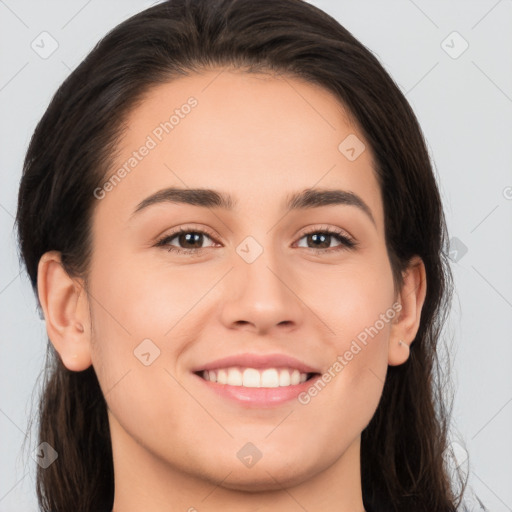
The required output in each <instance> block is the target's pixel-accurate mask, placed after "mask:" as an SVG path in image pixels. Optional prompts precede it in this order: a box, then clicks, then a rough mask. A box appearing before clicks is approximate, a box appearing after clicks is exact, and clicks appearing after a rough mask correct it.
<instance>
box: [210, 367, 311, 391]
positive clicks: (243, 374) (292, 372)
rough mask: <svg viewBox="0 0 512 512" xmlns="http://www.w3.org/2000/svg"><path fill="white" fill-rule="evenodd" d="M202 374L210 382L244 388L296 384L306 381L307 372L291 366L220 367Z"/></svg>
mask: <svg viewBox="0 0 512 512" xmlns="http://www.w3.org/2000/svg"><path fill="white" fill-rule="evenodd" d="M202 376H203V378H204V379H205V380H208V381H210V382H217V383H218V384H228V385H229V386H243V387H246V388H260V387H261V388H277V387H286V386H296V385H297V384H300V383H303V382H306V379H307V378H308V375H307V373H301V372H299V370H297V369H291V368H280V369H277V368H265V369H262V370H257V369H255V368H245V369H244V368H240V367H230V368H220V369H218V370H216V371H215V370H204V371H203V373H202Z"/></svg>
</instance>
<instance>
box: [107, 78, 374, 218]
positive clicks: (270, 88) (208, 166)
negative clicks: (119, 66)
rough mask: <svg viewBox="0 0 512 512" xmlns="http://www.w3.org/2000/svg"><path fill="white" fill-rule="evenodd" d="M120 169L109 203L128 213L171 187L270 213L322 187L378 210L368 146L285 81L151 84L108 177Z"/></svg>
mask: <svg viewBox="0 0 512 512" xmlns="http://www.w3.org/2000/svg"><path fill="white" fill-rule="evenodd" d="M142 153H144V154H143V155H142V156H141V154H142ZM354 156H355V158H354ZM122 168H124V169H125V172H123V173H121V174H123V176H122V179H121V180H119V183H116V184H115V186H114V187H111V188H112V189H113V190H112V191H111V192H109V194H108V195H107V198H106V199H108V203H109V204H110V203H112V202H115V201H118V202H119V201H121V202H122V205H121V206H123V205H128V204H130V205H131V206H132V207H133V208H134V207H135V206H136V205H137V204H138V203H139V202H140V201H141V200H142V199H143V198H144V197H145V196H147V195H150V194H152V193H154V192H155V191H157V190H158V189H161V188H164V187H172V186H177V187H183V188H210V189H215V190H219V189H221V190H223V191H225V192H228V193H230V194H231V195H232V196H234V197H235V198H237V199H239V201H237V204H241V205H242V207H243V205H247V206H249V205H250V204H252V205H253V206H255V205H260V206H263V205H265V204H269V206H270V203H271V202H275V201H279V202H280V204H283V197H284V196H289V194H290V193H292V192H296V191H298V190H303V189H305V188H313V187H320V188H331V187H332V188H338V189H344V190H349V191H352V192H355V193H357V194H358V195H363V196H365V201H366V202H367V203H368V204H369V206H370V208H371V209H372V211H373V212H374V216H375V217H376V218H377V219H378V217H379V211H380V209H381V205H380V191H379V187H378V183H377V181H376V177H375V172H374V169H373V161H372V155H371V149H370V148H369V146H368V144H367V143H366V142H365V140H364V137H363V135H362V134H361V133H360V131H359V130H358V129H357V128H356V126H355V123H353V122H352V121H351V119H350V116H349V114H348V113H347V112H346V111H345V109H344V108H343V106H342V104H341V103H340V101H339V100H338V99H337V98H336V97H335V96H334V95H333V94H332V93H331V92H329V91H327V90H326V89H324V88H322V87H320V86H319V85H317V84H312V83H309V82H305V81H303V80H300V79H297V78H293V77H290V76H275V75H268V74H249V73H244V72H241V71H233V70H226V69H217V70H211V71H206V72H203V73H200V74H191V75H189V76H186V77H182V78H179V79H176V80H174V81H171V82H169V83H165V84H159V85H157V86H154V87H153V88H151V90H149V91H148V92H147V93H146V94H145V96H144V98H143V100H142V101H140V102H139V103H138V106H137V107H136V108H134V109H133V110H132V111H131V112H130V114H129V116H128V117H127V120H126V131H125V133H124V135H123V137H122V139H121V140H120V144H119V151H118V152H117V159H116V162H115V165H114V166H113V168H112V169H111V173H110V174H109V176H112V175H113V174H115V173H116V172H117V173H118V174H119V172H118V171H119V170H120V169H122ZM107 178H108V177H106V179H107ZM102 203H107V201H102Z"/></svg>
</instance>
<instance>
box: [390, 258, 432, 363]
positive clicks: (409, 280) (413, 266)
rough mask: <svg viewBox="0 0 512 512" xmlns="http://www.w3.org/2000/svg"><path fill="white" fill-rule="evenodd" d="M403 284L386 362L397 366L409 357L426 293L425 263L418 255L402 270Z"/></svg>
mask: <svg viewBox="0 0 512 512" xmlns="http://www.w3.org/2000/svg"><path fill="white" fill-rule="evenodd" d="M402 275H403V285H402V289H401V290H400V293H399V296H398V302H399V303H400V305H401V309H400V311H399V312H398V315H397V316H396V318H395V320H394V322H393V324H392V326H391V333H390V339H389V349H388V364H389V365H390V366H397V365H400V364H403V363H405V361H407V359H408V358H409V349H410V346H411V344H412V342H413V341H414V338H415V337H416V334H417V332H418V328H419V326H420V319H421V309H422V307H423V303H424V302H425V296H426V294H427V279H426V272H425V264H424V263H423V260H422V259H421V258H420V257H419V256H415V257H413V258H411V260H410V262H409V265H408V266H407V268H406V269H405V271H404V272H403V274H402Z"/></svg>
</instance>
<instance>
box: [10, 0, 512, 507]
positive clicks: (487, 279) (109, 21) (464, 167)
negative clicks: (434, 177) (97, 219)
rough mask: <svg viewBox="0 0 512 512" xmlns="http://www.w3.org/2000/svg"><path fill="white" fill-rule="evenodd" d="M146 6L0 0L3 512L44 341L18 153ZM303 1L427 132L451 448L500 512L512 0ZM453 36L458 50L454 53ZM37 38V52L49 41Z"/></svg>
mask: <svg viewBox="0 0 512 512" xmlns="http://www.w3.org/2000/svg"><path fill="white" fill-rule="evenodd" d="M153 3H155V2H154V1H150V0H147V1H145V0H129V1H127V0H108V1H100V0H89V1H86V0H68V1H64V0H61V1H56V0H53V1H45V2H38V1H36V0H21V1H15V0H0V48H1V55H0V106H1V117H0V145H1V150H0V172H1V173H2V174H1V179H0V232H1V237H2V248H3V249H2V260H1V261H2V265H1V266H0V315H1V321H0V326H1V336H2V338H1V346H0V378H1V390H2V394H1V398H0V442H1V454H0V511H5V512H7V511H8V512H16V511H30V510H36V501H35V492H34V465H35V463H34V462H33V460H32V459H31V458H30V452H31V451H32V450H33V449H34V448H35V446H36V437H35V436H34V434H35V431H34V432H33V435H32V438H31V439H30V443H29V450H27V453H25V454H24V453H22V452H21V443H22V441H23V439H24V437H25V434H26V432H27V420H28V417H29V415H30V406H31V394H32V392H33V389H34V386H35V384H36V379H37V376H38V375H39V372H40V370H41V368H42V364H43V355H44V349H45V339H46V338H45V329H44V325H43V323H42V322H41V321H40V320H39V319H38V316H37V313H36V307H35V299H34V297H33V295H32V291H31V289H30V286H29V284H28V279H27V278H26V277H25V276H24V275H23V274H20V267H19V263H18V256H17V253H16V245H15V237H14V230H13V221H14V216H15V211H16V198H17V189H18V184H19V179H20V175H21V166H22V159H23V157H24V153H25V151H26V148H27V145H28V142H29V139H30V136H31V134H32V132H33V130H34V128H35V125H36V123H37V121H38V120H39V118H40V117H41V116H42V114H43V112H44V111H45V109H46V107H47V105H48V102H49V100H50V98H51V96H52V95H53V93H54V92H55V91H56V89H57V87H58V86H59V85H60V83H61V82H62V81H63V80H64V79H65V78H66V76H67V75H68V74H69V72H70V71H71V70H72V69H74V68H75V67H76V66H77V65H78V63H79V62H80V61H81V60H82V59H83V58H84V57H85V55H86V54H87V53H88V52H89V51H90V50H91V49H92V47H93V45H94V44H95V43H96V42H97V40H99V39H100V37H102V36H103V35H104V34H105V33H106V32H107V31H108V30H110V29H111V28H113V27H114V26H115V25H116V24H118V23H119V22H120V21H122V20H124V19H125V18H127V17H128V16H129V15H132V14H134V13H135V12H138V11H140V10H143V9H144V8H146V7H148V6H150V5H152V4H153ZM311 3H313V4H314V5H317V6H318V7H320V8H322V9H323V10H325V11H326V12H328V13H329V14H331V15H332V16H334V17H335V18H336V19H338V20H339V21H340V22H341V24H342V25H344V26H345V27H346V28H347V29H348V30H349V31H351V32H352V33H353V34H354V35H355V36H356V37H357V38H358V39H359V40H360V41H362V42H363V43H364V44H365V45H366V46H367V47H369V48H370V49H371V50H372V51H373V52H374V53H375V54H376V55H377V56H378V57H379V59H380V60H381V62H382V64H383V65H384V66H385V67H386V69H387V70H388V71H389V72H390V74H391V75H392V76H393V78H394V79H395V81H396V82H397V83H398V85H399V86H400V88H401V89H402V91H403V92H404V93H405V94H406V97H407V99H408V100H409V102H410V103H411V105H412V107H413V109H414V110H415V112H416V114H417V116H418V118H419V121H420V124H421V126H422V128H423V130H424V133H425V137H426V139H427V142H428V145H429V150H430V152H431V155H432V159H433V162H434V164H435V168H436V170H437V173H438V178H439V183H440V188H441V191H442V196H443V201H444V206H445V209H446V214H447V218H448V227H449V231H450V237H451V238H457V239H458V240H457V241H456V242H454V243H453V246H452V248H453V251H454V252H453V253H452V258H453V260H457V261H453V271H454V277H455V284H456V295H455V300H454V307H453V312H452V315H451V317H450V322H449V324H448V328H447V331H446V333H447V338H448V340H452V342H451V343H452V346H451V349H450V351H451V357H452V360H453V364H454V368H453V375H454V377H453V379H454V385H455V389H456V395H455V405H454V416H453V439H454V444H453V447H454V451H455V453H456V454H458V460H459V462H460V463H462V465H463V467H466V466H467V464H468V460H465V458H466V455H465V454H464V452H463V451H461V447H460V446H459V444H458V442H457V440H458V439H459V437H460V439H462V440H463V441H464V442H465V444H466V446H467V448H468V451H469V471H470V485H471V493H470V494H468V500H469V501H468V503H471V504H472V505H471V507H472V510H492V511H493V512H501V511H511V510H512V372H511V371H510V369H511V363H512V343H511V335H510V333H511V328H512V321H511V320H512V315H511V313H512V271H511V268H512V258H511V256H512V171H511V169H512V149H511V148H512V1H511V0H500V1H496V0H479V1H468V0H452V1H450V2H446V1H443V0H436V1H432V0H431V1H427V0H415V1H412V0H392V1H390V0H387V1H386V2H382V1H377V0H373V1H370V0H365V1H357V2H356V1H349V0H344V1H335V0H323V1H320V0H316V1H313V2H311ZM43 31H47V32H48V33H49V34H51V36H52V37H53V38H54V39H55V40H56V41H57V42H58V48H57V50H56V51H55V52H54V53H53V54H52V55H51V56H49V57H48V58H46V59H44V58H42V57H41V56H40V55H38V54H37V53H36V52H35V51H34V50H33V49H32V47H31V44H32V42H33V41H35V43H34V44H39V46H40V47H42V46H43V42H41V38H44V37H46V38H47V37H48V36H40V34H41V33H42V32H43ZM454 31H457V32H458V33H459V34H460V36H461V37H462V38H463V39H461V38H459V36H457V35H453V34H452V33H453V32H454ZM448 36H449V37H448ZM464 40H465V41H467V43H468V44H469V47H468V48H467V50H466V51H465V52H464V53H462V54H461V55H458V54H459V53H460V51H461V50H462V49H463V48H464V44H465V43H464ZM45 41H46V42H45V43H44V44H45V48H46V50H48V49H50V48H51V46H50V43H51V42H50V40H49V39H46V40H45ZM443 41H445V42H444V43H443ZM41 51H42V50H41ZM449 53H451V56H450V55H449ZM454 57H457V58H454ZM464 247H466V248H467V253H466V254H463V251H461V248H464ZM461 255H462V257H461ZM449 342H450V341H449ZM457 436H459V437H457ZM477 498H478V499H479V500H481V501H482V502H483V504H484V505H485V507H486V508H481V507H480V505H479V504H478V499H477Z"/></svg>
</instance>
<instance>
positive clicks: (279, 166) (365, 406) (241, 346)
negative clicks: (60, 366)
mask: <svg viewBox="0 0 512 512" xmlns="http://www.w3.org/2000/svg"><path fill="white" fill-rule="evenodd" d="M220 71H222V72H220ZM190 96H194V97H195V98H196V99H197V101H198V104H197V106H196V107H195V108H194V109H192V110H191V112H190V114H188V115H187V116H185V117H184V118H183V119H181V120H180V122H179V124H178V125H177V126H176V127H175V128H174V130H173V131H172V132H171V133H169V134H168V135H166V136H165V137H164V138H163V140H162V142H160V143H159V144H158V145H157V147H156V148H154V149H153V150H151V152H150V153H149V154H148V156H146V157H145V158H144V159H143V160H142V161H141V162H139V163H138V165H137V167H136V169H134V170H133V171H132V172H131V173H130V174H128V175H127V176H126V177H125V178H124V179H123V180H122V181H121V183H119V184H117V186H116V187H114V189H113V190H111V191H110V192H108V193H107V194H106V195H105V197H104V198H103V199H101V200H97V203H96V206H95V210H94V215H93V219H92V220H93V223H92V232H93V256H92V261H91V266H90V269H89V273H88V276H87V283H86V288H85V287H84V286H85V283H84V281H83V280H82V279H81V278H79V277H72V276H69V275H68V274H67V273H66V272H65V270H64V269H63V267H62V265H61V264H60V254H59V253H58V252H55V251H52V252H49V253H46V254H45V255H44V256H43V257H42V258H41V261H40V264H39V281H38V288H39V297H40V301H41V304H42V306H43V310H44V313H45V318H46V325H47V331H48V335H49V338H50V340H51V342H52V343H53V345H54V346H55V348H56V350H57V351H58V353H59V355H60V357H61V358H62V361H63V362H64V364H65V365H66V367H67V368H69V369H70V370H74V371H81V370H84V369H86V368H88V367H89V366H90V365H91V364H92V365H93V366H94V369H95V371H96V373H97V375H98V379H99V382H100V385H101V388H102V390H103V393H104V395H105V396H106V401H107V404H108V415H109V421H110V429H111V436H112V445H113V455H114V469H115V501H114V510H115V511H117V512H131V511H138V510H151V511H155V512H157V511H164V510H165V511H166V512H169V511H170V510H171V511H186V510H189V511H193V510H197V511H200V512H202V511H235V510H236V511H237V512H249V511H255V510H258V511H266V512H269V511H290V512H292V511H303V510H308V511H322V512H330V511H337V512H344V511H346V512H354V511H363V510H364V507H363V501H362V492H361V477H360V436H361V432H362V430H363V429H364V428H365V427H366V425H367V424H368V423H369V422H370V420H371V418H372V416H373V414H374V412H375V410H376V408H377V405H378V403H379V399H380V397H381V394H382V388H383V384H384V381H385V378H386V372H387V368H388V365H398V364H403V363H404V362H406V360H407V358H408V357H409V345H410V343H411V342H412V340H413V339H414V336H415V334H416V332H417V329H418V326H419V320H420V314H421V307H422V305H423V302H424V298H425V292H426V282H425V270H424V266H423V263H422V262H421V260H420V259H419V258H413V260H411V264H410V266H409V268H408V269H407V271H406V272H405V273H404V285H403V287H402V289H401V290H395V288H394V285H393V279H392V272H391V266H390V262H389V257H388V254H387V251H386V246H385V235H384V214H383V204H382V199H381V194H380V189H379V185H378V183H377V179H376V175H375V171H374V168H373V163H372V155H371V149H370V147H369V145H368V144H367V143H366V141H365V139H364V137H363V135H362V134H361V133H360V131H359V130H358V128H357V126H355V124H354V123H352V122H350V118H349V116H348V115H347V113H346V112H345V111H344V109H343V107H342V105H341V104H340V103H339V101H338V100H337V99H336V98H335V97H334V96H333V95H332V94H331V93H330V92H328V91H326V90H324V89H323V88H321V87H319V86H317V85H313V84H309V83H306V82H303V81H301V80H299V79H296V78H292V77H286V78H285V77H282V76H281V77H279V76H273V75H266V74H258V75H255V74H247V73H244V72H242V71H234V70H229V69H223V70H220V69H215V70H211V71H208V72H204V73H202V74H193V75H190V76H188V77H185V78H179V79H178V80H176V81H174V82H172V83H167V84H163V85H158V86H157V87H156V88H154V89H152V90H151V91H150V92H149V93H148V95H147V97H146V99H145V101H144V102H143V103H142V104H140V105H139V106H138V107H137V108H136V109H135V110H134V111H133V112H131V114H130V116H129V118H128V119H127V126H128V130H127V131H126V133H125V136H124V137H123V139H122V141H121V143H120V152H119V155H118V157H117V161H116V165H115V166H114V167H113V168H112V172H114V171H115V170H116V169H117V168H118V167H119V166H120V165H122V164H123V162H125V161H126V160H127V159H128V158H129V157H130V155H131V153H132V151H134V150H136V149H137V148H139V147H140V146H141V145H142V144H143V143H144V141H145V140H146V137H147V136H148V134H151V133H152V130H154V128H155V127H156V126H158V125H159V123H160V122H162V121H163V120H165V119H168V117H169V115H170V114H169V113H172V111H173V110H174V109H175V108H179V107H180V106H181V105H183V104H184V103H186V101H187V99H188V98H189V97H190ZM350 134H355V135H356V136H357V137H358V138H359V139H360V140H361V141H363V142H364V143H365V145H366V150H365V151H363V152H362V153H361V155H360V156H359V157H358V158H357V159H356V160H354V161H349V159H347V158H346V157H345V155H344V154H342V153H341V152H340V151H339V150H338V145H339V144H340V142H341V141H343V140H344V139H345V137H347V136H348V135H350ZM171 186H174V187H180V188H211V189H215V190H218V191H222V192H226V193H229V194H230V195H231V196H233V198H234V199H236V200H237V201H238V205H237V207H236V208H235V209H234V210H233V211H227V210H222V209H214V208H203V207H199V206H192V205H186V204H176V203H170V202H167V203H160V204H155V205H152V206H150V207H147V208H145V209H143V210H142V211H140V212H139V213H137V214H135V215H132V214H133V211H134V210H135V208H136V207H137V205H138V204H139V203H140V202H141V201H142V200H144V199H145V198H146V197H148V196H150V195H151V194H153V193H155V192H156V191H158V190H160V189H164V188H166V187H171ZM312 187H314V188H326V189H343V190H346V191H351V192H353V193H355V194H357V195H358V196H359V197H360V198H361V199H362V200H363V201H364V202H365V203H366V204H367V205H368V207H369V209H370V210H371V213H372V215H373V218H374V220H375V223H373V222H372V220H371V219H370V218H369V216H368V215H366V214H365V213H364V212H363V211H362V210H360V209H359V208H357V207H355V206H350V205H330V206H322V207H319V208H310V209H307V210H302V211H301V210H297V211H291V212H288V213H287V212H286V211H285V210H284V207H283V205H284V201H285V199H286V198H287V196H288V194H291V193H293V192H298V191H302V190H304V189H307V188H312ZM180 226H183V227H187V228H189V227H192V228H194V229H196V230H197V229H207V230H209V231H211V232H212V233H213V234H214V237H212V238H209V235H208V236H205V237H204V239H203V241H202V242H199V243H196V247H204V249H203V250H202V252H197V249H196V252H197V254H199V255H190V254H175V253H172V252H169V251H168V250H167V248H166V247H157V246H156V245H155V244H156V243H157V241H158V240H159V239H160V238H162V236H163V235H165V234H170V233H171V232H172V230H173V229H177V228H179V227H180ZM317 228H322V229H325V228H327V229H335V228H338V229H342V230H343V232H344V233H345V234H347V235H348V236H350V237H351V238H353V239H355V240H356V241H357V243H358V245H357V246H356V248H355V249H348V248H346V247H344V246H342V245H340V242H339V241H337V239H336V238H334V237H333V238H331V239H330V242H329V241H327V242H326V244H325V245H324V246H323V247H327V248H324V249H322V250H323V251H324V252H317V253H315V252H314V250H313V249H312V248H314V247H315V244H314V243H312V242H311V238H310V237H308V236H305V235H304V233H307V232H309V233H319V232H320V233H321V232H322V229H317ZM194 229H190V231H194ZM247 236H252V237H253V238H254V239H255V240H256V241H257V243H258V244H259V245H260V246H261V248H262V249H263V252H262V254H261V255H260V256H259V257H258V258H256V260H255V261H254V262H252V263H248V262H246V261H245V260H244V259H243V258H241V257H240V256H239V254H238V253H237V252H236V248H237V246H238V245H239V244H240V243H241V242H242V241H243V240H244V239H245V238H246V237H247ZM183 244H184V242H183V240H182V243H181V246H180V242H179V239H178V238H177V237H175V238H174V241H173V242H172V245H174V246H175V247H181V248H186V247H189V248H190V247H191V246H190V245H188V246H187V245H183ZM201 244H202V245H201ZM192 247H194V246H193V245H192ZM321 247H322V246H321ZM333 249H341V250H337V251H335V250H333ZM329 251H330V252H329ZM394 303H399V304H400V305H401V311H400V312H399V313H398V314H397V315H396V316H395V318H393V320H392V321H389V322H387V323H385V326H384V327H383V328H382V329H381V330H379V332H378V335H376V336H375V337H373V338H372V339H370V341H369V343H368V344H367V345H366V346H365V347H364V348H363V349H362V350H361V351H360V352H359V353H358V354H357V355H356V356H354V357H353V359H352V360H351V361H350V362H349V363H348V364H347V365H346V366H345V367H344V368H343V371H341V372H340V373H339V374H337V376H336V377H335V378H333V379H332V380H331V382H329V383H328V385H326V387H325V388H324V389H323V390H322V391H321V392H320V393H318V394H317V396H315V397H314V398H312V399H311V401H310V402H309V403H308V404H307V405H302V404H300V403H299V402H298V401H297V400H292V401H290V402H288V403H286V404H284V405H281V406H279V407H274V408H267V409H262V408H248V407H242V406H240V405H238V404H236V403H233V402H231V401H228V400H227V399H225V398H223V397H220V396H217V395H216V394H214V393H212V392H210V391H209V390H207V389H206V388H205V384H204V383H203V382H201V381H198V380H197V378H196V377H194V376H193V375H192V373H191V370H192V369H193V368H196V367H197V366H200V365H201V364H205V363H207V362H209V361H213V360H214V359H217V358H220V357H225V356H228V355H233V354H236V353H240V352H251V353H258V354H267V353H285V354H288V355H292V356H294V357H296V358H298V359H299V360H301V361H303V362H304V363H306V364H309V365H310V366H313V367H314V368H318V369H321V371H322V372H325V371H327V369H328V368H329V367H331V366H332V365H333V363H334V362H335V361H336V358H337V356H338V355H341V354H344V353H345V352H346V351H347V350H348V349H349V348H350V344H351V342H352V340H354V339H355V338H356V336H357V335H358V334H359V333H360V332H361V331H363V330H364V329H365V328H366V327H369V326H372V325H374V324H375V322H376V321H377V320H378V319H379V315H381V314H383V313H385V312H386V311H387V310H389V308H391V307H392V305H393V304H394ZM148 338H149V339H151V340H152V342H153V343H154V344H155V345H156V346H157V347H158V348H159V350H160V355H159V357H158V358H157V359H155V360H154V362H152V364H150V365H149V366H145V365H143V364H142V363H141V362H140V361H139V359H137V358H136V357H134V349H136V347H137V346H138V345H139V344H140V343H141V341H142V340H144V339H148ZM399 340H403V341H404V343H403V344H400V343H399ZM247 442H251V443H253V444H254V445H255V446H256V447H257V448H258V450H259V451H260V452H261V454H262V458H261V459H260V460H259V461H258V462H257V463H256V464H255V465H254V466H252V467H250V468H248V467H246V466H245V465H244V464H242V463H241V462H240V460H239V459H238V457H237V452H238V451H239V450H240V449H241V448H242V447H243V446H244V445H245V444H246V443H247ZM57 463H58V462H57Z"/></svg>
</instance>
